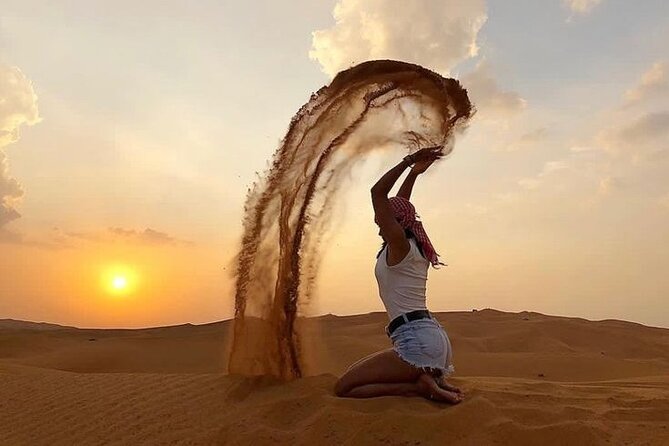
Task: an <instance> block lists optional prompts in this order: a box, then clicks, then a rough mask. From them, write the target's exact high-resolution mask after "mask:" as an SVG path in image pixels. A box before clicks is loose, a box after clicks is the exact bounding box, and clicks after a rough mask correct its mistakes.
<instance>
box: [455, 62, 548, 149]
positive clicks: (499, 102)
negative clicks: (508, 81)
mask: <svg viewBox="0 0 669 446" xmlns="http://www.w3.org/2000/svg"><path fill="white" fill-rule="evenodd" d="M461 80H462V84H463V85H464V86H465V88H467V91H468V92H469V95H470V97H471V98H472V102H473V103H474V104H476V110H477V113H478V115H479V116H480V117H484V118H488V119H500V118H501V119H506V118H509V117H511V116H514V115H516V114H518V113H520V112H521V111H523V110H524V109H525V108H526V107H527V102H526V101H525V99H523V98H522V97H520V95H519V94H518V93H516V92H513V91H505V90H502V89H501V88H500V86H499V84H498V83H497V81H496V80H495V78H494V77H493V75H492V72H491V69H490V66H489V64H488V63H487V62H486V61H482V62H480V63H479V64H477V65H476V68H475V69H474V70H473V71H471V72H469V73H467V74H465V75H464V76H462V79H461ZM535 136H537V135H535Z"/></svg>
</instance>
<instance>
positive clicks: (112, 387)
mask: <svg viewBox="0 0 669 446" xmlns="http://www.w3.org/2000/svg"><path fill="white" fill-rule="evenodd" d="M438 316H439V319H440V321H441V323H442V324H443V325H444V326H445V327H446V329H447V330H448V331H449V335H450V337H451V340H452V343H453V347H454V350H455V366H456V370H457V375H456V377H455V378H454V379H453V382H454V383H456V384H457V385H459V386H461V387H463V388H464V390H465V391H466V392H467V399H466V401H465V402H463V403H462V404H460V405H457V406H442V405H438V404H435V403H431V402H427V401H424V400H421V399H417V398H412V399H407V398H398V397H386V398H378V399H373V400H345V399H339V398H336V397H334V396H333V394H332V386H333V385H334V382H335V380H336V377H335V376H336V375H338V374H340V373H341V372H342V371H343V370H344V369H345V368H346V366H347V365H348V364H349V363H350V362H352V361H354V360H356V359H358V358H359V357H360V356H363V355H366V354H368V353H370V352H372V351H375V350H378V349H381V348H385V347H386V346H387V345H388V341H387V338H386V337H385V336H384V334H383V325H384V323H385V321H386V320H385V315H384V314H378V313H375V314H369V315H360V316H348V317H336V316H324V317H320V318H315V319H310V320H307V321H302V323H303V325H304V330H305V333H306V339H307V344H308V345H307V350H308V356H309V373H310V375H312V376H309V377H307V378H304V379H301V380H298V381H295V382H291V383H288V384H281V383H277V382H272V381H271V380H268V379H264V378H243V377H239V376H227V375H224V374H223V373H221V371H222V370H224V369H225V365H226V355H225V349H226V341H227V339H228V337H227V335H228V332H229V329H230V323H229V322H221V323H215V324H208V325H200V326H193V325H183V326H176V327H164V328H154V329H143V330H81V329H74V328H67V327H54V329H53V330H49V329H44V326H40V329H35V327H34V326H30V325H21V323H19V322H14V323H12V324H7V325H6V326H0V444H1V445H41V444H44V445H47V444H48V445H72V444H82V445H95V444H239V445H244V444H254V445H263V444H276V443H281V444H305V445H307V444H351V445H357V444H363V445H364V444H388V445H394V444H398V445H426V444H458V445H485V444H514V445H515V444H520V445H536V444H541V445H542V446H546V445H588V444H630V445H639V444H652V445H666V444H669V329H660V328H651V327H645V326H643V325H639V324H634V323H629V322H623V321H598V322H593V321H587V320H583V319H576V318H562V317H552V316H545V315H541V314H538V313H528V312H523V313H503V312H499V311H494V310H484V311H478V312H454V313H442V314H439V315H438ZM3 327H6V328H3Z"/></svg>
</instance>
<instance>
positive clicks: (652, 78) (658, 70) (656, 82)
mask: <svg viewBox="0 0 669 446" xmlns="http://www.w3.org/2000/svg"><path fill="white" fill-rule="evenodd" d="M667 91H669V79H668V78H667V63H666V62H655V63H654V64H653V66H651V67H650V68H649V69H648V71H646V72H645V73H644V74H643V75H642V76H641V79H640V80H639V82H638V83H637V85H635V86H634V87H633V88H631V89H629V90H627V91H626V92H625V100H626V101H627V103H628V104H634V103H637V102H641V101H644V100H646V99H649V98H655V97H657V96H658V95H661V94H662V93H665V92H667Z"/></svg>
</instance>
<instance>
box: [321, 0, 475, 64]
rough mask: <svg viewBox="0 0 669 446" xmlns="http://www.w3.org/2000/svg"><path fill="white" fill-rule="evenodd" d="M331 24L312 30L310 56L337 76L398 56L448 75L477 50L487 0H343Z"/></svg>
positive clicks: (340, 0) (336, 6)
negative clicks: (333, 23) (375, 60)
mask: <svg viewBox="0 0 669 446" xmlns="http://www.w3.org/2000/svg"><path fill="white" fill-rule="evenodd" d="M333 16H334V18H335V22H336V23H335V25H334V26H333V27H332V28H329V29H324V30H320V31H315V32H314V33H313V39H312V48H311V51H310V52H309V57H310V58H311V59H313V60H316V61H318V62H319V63H320V65H321V67H322V69H323V71H324V72H325V73H327V74H328V75H330V76H331V77H334V75H335V74H337V72H339V71H341V70H343V69H346V68H348V67H350V66H352V65H355V64H358V63H360V62H364V61H366V60H371V59H399V60H403V61H407V62H412V63H417V64H420V65H423V66H425V67H426V68H430V69H432V70H435V71H438V72H440V73H441V74H448V73H449V72H450V70H451V69H452V68H453V67H454V66H456V65H457V64H458V63H460V62H462V61H463V60H466V59H469V58H471V57H474V56H476V55H477V54H478V45H477V37H478V33H479V31H480V29H481V27H482V26H483V24H484V23H485V22H486V20H487V15H486V5H485V1H484V0H413V1H409V2H407V1H406V0H339V1H338V2H337V4H336V5H335V8H334V12H333Z"/></svg>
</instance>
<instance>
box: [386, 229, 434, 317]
mask: <svg viewBox="0 0 669 446" xmlns="http://www.w3.org/2000/svg"><path fill="white" fill-rule="evenodd" d="M409 246H410V248H409V252H408V253H407V255H406V257H404V259H402V261H401V262H400V263H398V264H396V265H388V262H387V257H386V254H387V251H388V247H387V246H386V247H384V248H383V250H381V253H380V254H379V256H378V258H377V259H376V267H375V268H374V274H375V276H376V281H377V283H378V285H379V296H380V297H381V300H382V301H383V305H384V306H385V307H386V311H387V312H388V317H389V318H390V320H392V319H394V318H396V317H397V316H399V315H401V314H402V313H408V312H410V311H414V310H426V309H427V307H426V302H425V300H426V298H425V290H426V285H427V270H428V268H429V265H430V262H429V261H428V260H427V259H426V258H425V257H423V256H422V254H421V253H420V250H419V249H418V245H417V243H416V240H415V239H414V238H409Z"/></svg>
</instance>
